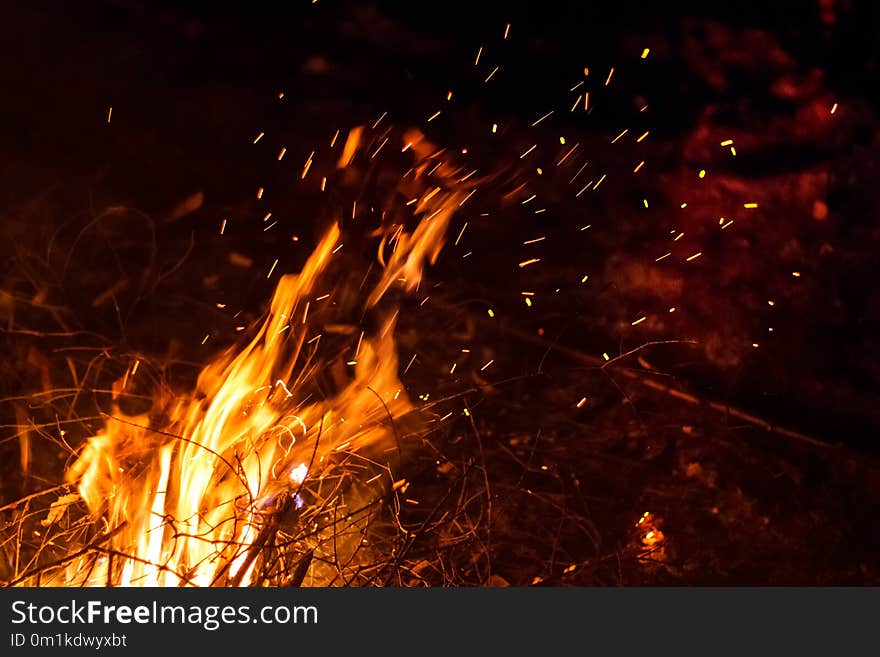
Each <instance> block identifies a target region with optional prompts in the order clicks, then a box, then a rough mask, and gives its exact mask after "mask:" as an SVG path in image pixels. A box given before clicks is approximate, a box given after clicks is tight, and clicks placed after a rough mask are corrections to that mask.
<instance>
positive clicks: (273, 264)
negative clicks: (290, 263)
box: [266, 258, 278, 278]
mask: <svg viewBox="0 0 880 657" xmlns="http://www.w3.org/2000/svg"><path fill="white" fill-rule="evenodd" d="M277 266H278V258H275V262H273V263H272V267H271V268H270V269H269V273H268V274H266V278H269V277H270V276H271V275H272V272H273V271H275V267H277Z"/></svg>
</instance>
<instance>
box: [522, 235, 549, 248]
mask: <svg viewBox="0 0 880 657" xmlns="http://www.w3.org/2000/svg"><path fill="white" fill-rule="evenodd" d="M545 239H547V238H546V237H536V238H535V239H531V240H526V241H525V242H523V246H526V245H527V244H535V243H536V242H542V241H544V240H545Z"/></svg>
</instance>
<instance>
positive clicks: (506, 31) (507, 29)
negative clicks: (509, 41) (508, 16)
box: [504, 23, 510, 39]
mask: <svg viewBox="0 0 880 657" xmlns="http://www.w3.org/2000/svg"><path fill="white" fill-rule="evenodd" d="M509 34H510V23H508V24H507V26H506V27H505V28H504V38H505V39H506V38H507V36H508V35H509Z"/></svg>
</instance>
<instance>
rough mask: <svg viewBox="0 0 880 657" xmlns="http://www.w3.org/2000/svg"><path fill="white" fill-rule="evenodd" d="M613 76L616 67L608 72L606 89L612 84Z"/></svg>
mask: <svg viewBox="0 0 880 657" xmlns="http://www.w3.org/2000/svg"><path fill="white" fill-rule="evenodd" d="M612 75H614V67H613V66H612V67H611V70H610V71H608V77H607V78H606V80H605V86H606V87H607V86H608V85H609V84H611V76H612Z"/></svg>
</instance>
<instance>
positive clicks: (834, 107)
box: [107, 103, 837, 123]
mask: <svg viewBox="0 0 880 657" xmlns="http://www.w3.org/2000/svg"><path fill="white" fill-rule="evenodd" d="M110 110H111V111H112V110H113V108H112V107H111V108H110ZM836 111H837V103H834V105H832V106H831V113H832V114H834V113H835V112H836ZM107 123H110V117H107Z"/></svg>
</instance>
